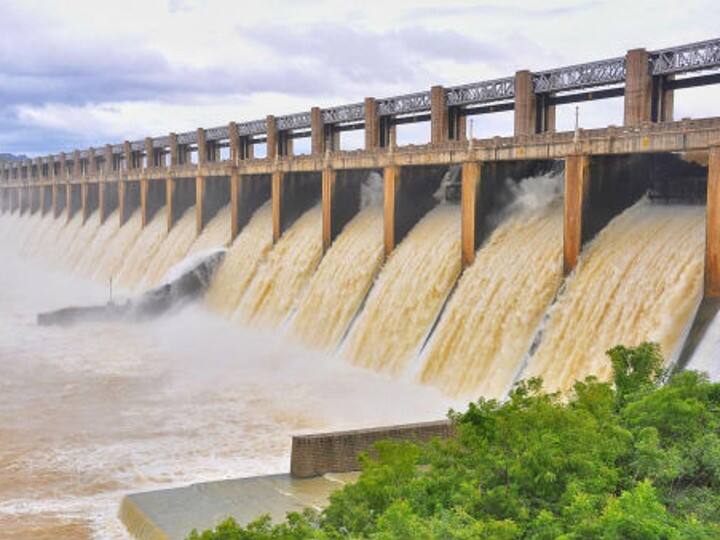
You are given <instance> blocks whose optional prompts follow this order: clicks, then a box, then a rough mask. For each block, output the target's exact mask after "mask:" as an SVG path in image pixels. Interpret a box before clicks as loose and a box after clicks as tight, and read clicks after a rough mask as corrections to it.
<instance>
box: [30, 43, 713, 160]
mask: <svg viewBox="0 0 720 540" xmlns="http://www.w3.org/2000/svg"><path fill="white" fill-rule="evenodd" d="M648 54H649V59H650V60H649V66H648V69H649V71H650V73H651V74H652V75H654V76H663V75H672V74H680V73H691V72H694V71H701V70H717V69H720V38H719V39H712V40H708V41H701V42H697V43H690V44H686V45H680V46H677V47H670V48H667V49H662V50H658V51H651V52H649V53H648ZM624 81H625V58H624V57H618V58H610V59H607V60H600V61H597V62H588V63H586V64H577V65H574V66H566V67H562V68H558V69H551V70H547V71H541V72H537V73H534V74H533V90H534V92H535V93H537V94H546V93H557V92H567V91H572V90H580V89H584V88H592V87H602V86H609V85H615V84H622V83H623V82H624ZM445 97H446V102H447V105H448V106H451V107H464V106H469V105H475V104H484V103H493V102H501V101H507V100H511V99H513V98H514V97H515V79H514V77H505V78H502V79H494V80H491V81H482V82H477V83H471V84H465V85H461V86H455V87H450V88H447V89H446V90H445ZM377 111H378V115H379V116H402V115H409V114H413V113H426V112H428V111H430V92H416V93H413V94H406V95H402V96H395V97H389V98H384V99H378V100H377ZM321 114H322V118H323V122H324V123H325V124H328V125H332V124H341V123H346V122H359V121H362V120H364V118H365V106H364V104H363V103H353V104H350V105H340V106H337V107H330V108H327V109H323V110H322V111H321ZM277 127H278V129H279V130H282V131H285V130H297V129H307V128H310V127H311V114H310V113H309V112H302V113H297V114H290V115H285V116H280V117H278V118H277ZM237 131H238V135H239V136H241V137H251V136H256V135H263V134H265V133H266V132H267V122H266V121H265V120H253V121H250V122H243V123H239V124H237ZM206 137H207V140H208V141H220V140H225V139H228V138H229V137H230V132H229V127H228V126H221V127H216V128H210V129H208V130H207V131H206ZM177 142H178V144H180V145H191V144H197V132H196V131H189V132H187V133H180V134H178V136H177ZM169 144H170V138H169V137H168V136H161V137H156V138H154V139H153V147H154V148H165V147H167V146H168V145H169ZM130 146H131V149H132V151H134V152H139V151H143V150H144V149H145V143H144V141H135V142H132V143H131V144H130ZM111 148H112V153H113V154H114V155H121V154H122V153H123V145H122V144H115V145H113V146H112V147H111ZM103 153H104V150H103ZM80 155H81V157H82V158H87V157H88V156H89V152H88V151H87V150H83V151H82V152H81V154H80ZM66 156H67V158H68V162H70V160H71V159H72V158H71V156H72V154H66ZM54 158H55V159H59V155H56V156H54ZM47 162H48V158H47V157H44V158H43V163H47Z"/></svg>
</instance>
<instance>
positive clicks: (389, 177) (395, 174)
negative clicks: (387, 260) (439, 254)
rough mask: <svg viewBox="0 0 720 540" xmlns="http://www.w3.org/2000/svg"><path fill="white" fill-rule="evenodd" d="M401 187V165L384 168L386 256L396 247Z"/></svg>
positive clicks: (384, 238)
mask: <svg viewBox="0 0 720 540" xmlns="http://www.w3.org/2000/svg"><path fill="white" fill-rule="evenodd" d="M399 189H400V167H397V166H395V165H390V166H388V167H385V169H384V170H383V244H384V246H385V257H388V256H389V255H390V253H392V251H393V249H395V218H396V215H395V210H396V209H397V201H396V197H397V193H398V190H399Z"/></svg>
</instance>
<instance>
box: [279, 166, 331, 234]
mask: <svg viewBox="0 0 720 540" xmlns="http://www.w3.org/2000/svg"><path fill="white" fill-rule="evenodd" d="M273 182H274V183H275V185H274V186H273V189H277V190H278V191H277V196H274V197H273V202H274V204H276V205H278V206H279V207H278V208H277V209H276V219H279V229H278V232H279V235H282V234H284V233H285V231H287V230H288V229H289V228H290V227H291V226H292V225H293V223H295V221H296V220H297V219H298V218H299V217H300V216H301V215H303V214H304V213H305V212H306V211H307V210H308V209H310V208H311V207H313V206H315V205H316V204H317V203H318V202H319V201H320V196H321V194H322V175H321V173H315V172H312V173H304V172H289V173H279V174H277V175H276V177H275V178H274V179H273ZM278 238H279V237H278ZM278 238H275V240H276V241H277V240H278Z"/></svg>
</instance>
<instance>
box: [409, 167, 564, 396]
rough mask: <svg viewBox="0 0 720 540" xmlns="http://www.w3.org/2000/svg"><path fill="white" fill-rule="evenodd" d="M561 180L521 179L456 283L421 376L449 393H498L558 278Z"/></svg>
mask: <svg viewBox="0 0 720 540" xmlns="http://www.w3.org/2000/svg"><path fill="white" fill-rule="evenodd" d="M561 181H562V178H552V177H541V178H531V179H528V180H525V181H524V182H522V183H521V184H520V187H519V188H518V190H517V191H518V193H517V194H516V195H517V197H516V199H515V202H514V203H513V204H512V205H511V207H510V208H509V209H508V211H507V212H506V215H504V216H503V218H504V219H503V220H502V222H501V223H500V224H499V225H498V227H497V228H496V229H495V231H494V232H493V233H492V235H491V236H490V238H489V239H488V240H487V242H485V243H484V245H483V246H482V247H481V248H480V249H479V250H478V251H477V254H476V258H475V262H474V264H473V265H472V266H470V267H469V268H468V269H467V270H466V271H465V273H464V274H463V276H462V278H461V279H460V281H459V282H458V286H457V289H456V290H455V292H454V294H453V296H452V298H451V299H450V301H449V302H448V306H447V308H446V309H445V312H444V313H443V316H442V318H441V320H440V322H439V324H438V326H437V328H436V330H435V332H434V334H433V338H432V341H431V342H430V343H429V345H428V351H427V352H425V353H424V355H423V356H424V358H423V368H422V371H421V373H420V380H421V381H422V382H424V383H427V384H432V385H434V386H437V387H439V388H441V389H442V390H443V391H445V392H447V393H449V394H452V395H470V396H472V397H476V396H479V395H482V396H485V397H488V398H501V397H503V396H504V395H505V394H506V392H507V390H508V389H509V388H510V386H511V385H512V382H513V379H514V377H515V375H516V373H517V370H518V368H519V366H520V363H521V362H522V359H523V356H524V355H525V353H526V352H527V350H528V348H529V346H530V342H531V339H532V336H533V334H534V332H535V329H536V328H537V326H538V324H539V322H540V320H541V318H542V315H543V313H544V312H545V310H546V309H547V306H548V304H549V303H550V301H551V300H552V298H553V296H554V295H555V293H556V292H557V290H558V287H559V286H560V283H561V282H562V237H563V231H562V226H563V220H562V200H561V196H560V193H561V186H562V182H561Z"/></svg>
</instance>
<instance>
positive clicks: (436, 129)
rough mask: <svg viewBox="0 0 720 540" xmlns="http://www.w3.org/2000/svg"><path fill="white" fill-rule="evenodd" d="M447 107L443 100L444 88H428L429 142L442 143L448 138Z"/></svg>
mask: <svg viewBox="0 0 720 540" xmlns="http://www.w3.org/2000/svg"><path fill="white" fill-rule="evenodd" d="M448 135H449V124H448V108H447V102H446V100H445V88H443V87H442V86H433V87H432V88H431V89H430V142H431V143H432V144H440V143H444V142H446V141H447V140H448Z"/></svg>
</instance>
